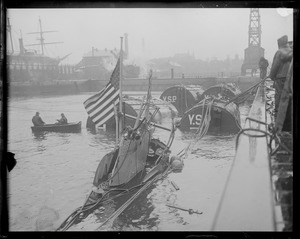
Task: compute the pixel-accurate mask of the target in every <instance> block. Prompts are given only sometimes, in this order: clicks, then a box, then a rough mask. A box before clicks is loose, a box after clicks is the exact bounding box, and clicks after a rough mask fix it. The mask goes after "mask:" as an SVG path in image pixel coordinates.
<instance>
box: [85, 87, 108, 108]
mask: <svg viewBox="0 0 300 239" xmlns="http://www.w3.org/2000/svg"><path fill="white" fill-rule="evenodd" d="M104 90H105V88H103V89H102V90H101V91H100V92H99V93H97V94H96V95H92V96H91V97H90V98H88V99H87V100H86V101H85V102H84V103H83V104H84V106H86V105H88V104H90V103H93V102H95V101H97V100H98V99H99V97H100V96H101V94H102V92H103V91H104Z"/></svg>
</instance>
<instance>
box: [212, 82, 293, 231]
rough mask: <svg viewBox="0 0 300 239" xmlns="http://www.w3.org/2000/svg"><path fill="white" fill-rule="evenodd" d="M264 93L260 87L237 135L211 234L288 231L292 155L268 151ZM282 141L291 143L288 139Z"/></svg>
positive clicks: (269, 148)
mask: <svg viewBox="0 0 300 239" xmlns="http://www.w3.org/2000/svg"><path fill="white" fill-rule="evenodd" d="M265 91H266V88H265V86H264V85H260V86H259V87H258V89H257V92H256V96H255V99H254V101H253V104H252V107H251V110H250V112H249V115H248V117H247V118H246V121H245V125H244V127H243V129H242V130H241V132H240V133H239V134H238V135H237V138H236V140H237V141H236V155H235V158H234V161H233V164H232V167H231V169H230V172H229V175H228V178H227V181H226V185H225V188H224V191H223V194H222V196H221V199H220V203H219V205H218V208H217V211H216V215H215V218H214V221H213V224H212V230H214V231H282V230H290V228H292V225H293V222H292V211H293V204H292V195H293V192H292V187H291V185H292V179H291V177H292V176H290V175H292V154H290V152H285V153H284V150H282V149H281V150H278V148H276V149H275V150H273V151H272V146H271V144H270V143H271V142H270V139H271V137H270V136H271V134H270V133H269V132H268V130H269V125H268V124H267V118H268V117H267V114H266V92H265ZM279 138H282V136H279ZM286 138H287V140H286V141H289V142H291V137H286ZM280 142H281V146H284V145H282V141H280ZM273 143H274V142H273ZM281 146H279V148H280V147H281ZM283 149H288V147H285V146H284V147H283ZM285 151H286V150H285ZM287 151H289V150H287ZM279 153H281V154H285V155H288V156H286V157H287V158H288V159H282V157H280V155H278V154H279ZM274 157H275V159H274ZM278 157H279V158H281V159H282V160H283V161H284V163H283V165H282V162H280V160H279V159H278ZM276 158H277V159H276ZM283 167H285V168H284V169H283ZM282 170H283V171H284V173H282V172H283V171H282ZM282 175H284V176H282Z"/></svg>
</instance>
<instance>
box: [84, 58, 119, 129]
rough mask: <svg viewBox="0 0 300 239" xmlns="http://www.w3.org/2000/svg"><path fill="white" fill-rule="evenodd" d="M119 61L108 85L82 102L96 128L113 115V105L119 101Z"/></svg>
mask: <svg viewBox="0 0 300 239" xmlns="http://www.w3.org/2000/svg"><path fill="white" fill-rule="evenodd" d="M119 82H120V59H119V60H118V62H117V65H116V67H115V69H114V71H113V73H112V75H111V77H110V81H109V82H108V84H107V85H106V86H105V87H104V88H103V89H102V90H101V91H99V92H98V93H96V94H95V95H93V96H91V97H89V98H88V99H87V100H86V101H84V103H83V105H84V107H85V109H86V111H87V113H88V115H89V117H90V118H91V119H92V121H93V122H94V123H95V125H96V126H101V125H103V124H105V123H106V122H107V121H108V120H109V119H110V118H112V117H113V116H114V114H115V112H114V105H116V104H117V103H118V102H119V101H120V98H119V91H120V90H119Z"/></svg>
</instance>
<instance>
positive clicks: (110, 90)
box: [85, 87, 119, 113]
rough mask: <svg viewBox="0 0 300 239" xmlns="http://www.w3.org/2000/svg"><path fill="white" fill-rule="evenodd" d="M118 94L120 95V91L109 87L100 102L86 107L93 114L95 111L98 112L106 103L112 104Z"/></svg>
mask: <svg viewBox="0 0 300 239" xmlns="http://www.w3.org/2000/svg"><path fill="white" fill-rule="evenodd" d="M116 92H117V93H118V92H119V91H115V89H114V88H113V87H109V88H108V89H107V90H106V91H105V92H103V95H102V96H101V98H100V99H99V100H98V101H96V102H95V103H94V104H89V105H87V106H86V107H85V108H86V110H87V112H88V113H92V112H93V111H94V110H97V108H98V107H100V109H101V108H102V107H101V105H102V104H104V102H105V103H109V102H110V101H109V100H110V99H111V98H112V97H113V98H115V94H116ZM103 107H104V106H103ZM100 109H99V110H100Z"/></svg>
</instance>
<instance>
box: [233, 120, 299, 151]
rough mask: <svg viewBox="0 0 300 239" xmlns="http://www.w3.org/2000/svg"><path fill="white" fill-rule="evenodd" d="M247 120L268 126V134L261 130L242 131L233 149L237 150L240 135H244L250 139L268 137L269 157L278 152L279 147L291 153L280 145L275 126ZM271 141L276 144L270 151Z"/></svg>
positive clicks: (248, 129)
mask: <svg viewBox="0 0 300 239" xmlns="http://www.w3.org/2000/svg"><path fill="white" fill-rule="evenodd" d="M247 119H248V120H252V121H255V122H257V123H259V124H264V125H267V126H268V130H269V131H270V133H269V132H267V131H264V130H261V129H253V128H245V129H242V130H241V131H240V132H239V133H238V135H237V137H236V143H235V149H237V147H238V143H239V138H240V136H241V135H242V134H244V135H246V136H248V137H252V138H258V137H267V136H268V137H270V140H269V144H268V148H269V152H270V155H274V154H275V153H276V152H277V151H278V149H279V147H280V146H281V147H282V148H284V149H285V150H286V151H287V152H288V153H289V154H292V153H293V152H292V150H290V149H289V148H288V147H287V146H285V145H284V144H283V143H281V140H280V137H279V135H278V134H277V131H276V129H275V126H274V124H273V123H271V124H266V123H265V122H261V121H259V120H256V119H252V118H249V117H247ZM246 132H258V133H260V134H249V133H246ZM273 141H274V142H275V143H276V144H277V145H276V147H275V149H272V142H273Z"/></svg>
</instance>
